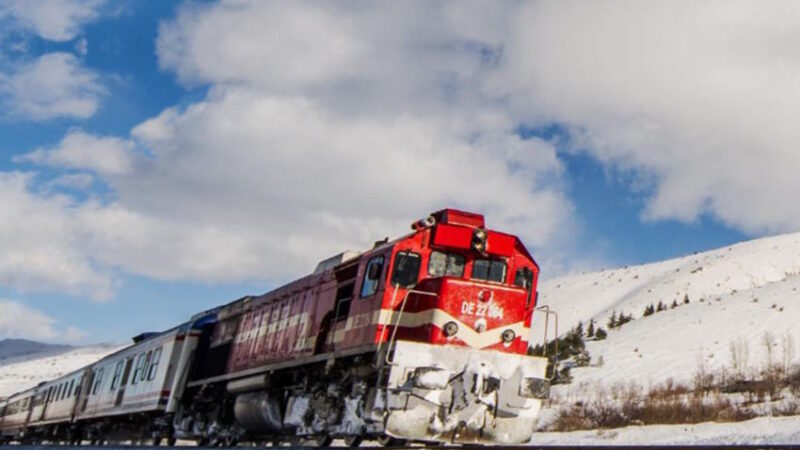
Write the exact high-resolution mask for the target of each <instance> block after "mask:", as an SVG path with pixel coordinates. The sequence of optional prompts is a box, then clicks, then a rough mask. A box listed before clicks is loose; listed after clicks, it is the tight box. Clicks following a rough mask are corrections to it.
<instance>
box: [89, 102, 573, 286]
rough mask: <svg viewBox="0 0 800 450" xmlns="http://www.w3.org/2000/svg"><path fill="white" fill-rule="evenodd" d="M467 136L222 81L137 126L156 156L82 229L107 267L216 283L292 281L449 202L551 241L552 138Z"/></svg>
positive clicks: (554, 195)
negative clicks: (345, 112)
mask: <svg viewBox="0 0 800 450" xmlns="http://www.w3.org/2000/svg"><path fill="white" fill-rule="evenodd" d="M264 124H269V126H265V125H264ZM469 131H470V130H468V129H465V128H463V125H462V124H459V123H457V122H456V123H453V122H451V121H449V120H447V119H445V118H437V119H434V118H431V117H427V118H424V119H422V118H414V117H398V118H392V119H365V118H352V117H338V116H334V115H331V114H329V112H328V111H326V110H325V109H323V108H321V107H320V106H319V105H318V104H317V103H316V102H313V101H311V100H309V99H304V98H273V97H270V96H265V95H263V94H259V93H258V92H254V91H251V90H248V89H243V88H235V89H226V90H224V92H218V93H216V94H214V95H212V98H210V99H209V100H207V101H204V102H200V103H197V104H194V105H192V106H190V107H189V108H188V109H187V110H186V111H183V112H177V111H176V110H167V111H165V112H164V113H163V114H161V115H160V116H159V117H157V118H154V119H152V120H150V121H148V122H145V123H144V124H142V125H141V126H139V127H137V128H136V129H135V130H134V132H133V135H134V137H135V138H136V139H137V140H139V141H140V142H141V143H143V144H145V145H147V146H148V148H149V149H150V150H151V151H152V152H153V154H154V158H153V159H152V160H150V161H149V163H147V164H141V165H138V166H136V170H134V171H132V172H130V173H126V174H124V175H122V176H117V177H114V178H113V181H112V182H111V185H112V186H113V188H114V189H115V193H116V196H117V200H116V201H115V202H114V203H113V204H110V205H107V204H100V203H89V204H86V205H84V206H83V207H82V208H81V210H80V218H81V219H82V223H81V228H82V229H85V230H88V231H87V234H88V235H89V236H90V239H89V247H88V248H89V249H90V252H91V254H92V255H93V256H94V257H95V258H96V259H97V260H98V261H100V262H102V263H103V264H105V265H108V266H113V267H120V268H123V269H125V270H127V271H130V272H133V273H137V274H142V275H146V276H148V277H152V278H158V279H187V278H188V279H200V280H204V281H211V282H213V281H232V280H240V279H260V280H275V281H278V280H282V279H285V278H287V277H292V276H297V275H299V274H303V273H306V272H308V271H309V270H311V269H312V268H313V266H314V264H315V263H316V261H317V260H318V259H322V258H324V257H327V256H329V255H331V254H334V253H337V252H339V251H342V250H343V249H346V248H356V249H358V248H362V247H363V246H365V245H368V244H369V243H370V242H372V241H373V240H375V239H380V238H381V237H383V236H385V235H387V234H391V235H392V236H398V235H401V234H403V233H405V232H407V230H408V228H407V227H408V224H409V223H410V222H411V221H412V220H413V219H415V218H418V217H421V216H422V215H424V214H427V213H428V212H430V211H434V210H436V209H439V208H441V207H444V206H453V205H454V206H462V207H465V208H472V209H477V210H480V211H482V212H485V213H486V214H487V215H488V220H489V222H490V223H491V224H493V225H494V226H495V227H498V228H506V229H508V228H510V229H512V230H515V231H518V232H520V233H521V234H522V235H523V236H524V237H525V238H526V240H527V241H528V243H529V244H532V245H549V243H550V241H552V240H553V239H556V235H557V233H558V232H559V230H561V229H562V228H563V227H564V226H565V225H566V224H567V223H568V218H569V214H570V210H569V206H568V202H566V200H565V199H564V198H563V196H562V194H561V193H560V192H559V191H558V190H557V189H553V188H548V187H541V188H539V189H534V187H535V186H536V185H537V184H538V183H540V182H541V183H542V184H544V182H543V179H544V178H545V177H547V176H549V175H551V174H552V173H553V172H557V171H558V170H559V165H558V162H557V161H556V158H555V154H554V153H555V151H554V149H553V147H552V146H551V145H549V144H548V143H545V142H543V141H540V140H527V141H522V140H520V139H518V138H517V137H516V136H514V135H512V134H497V135H485V136H482V137H480V138H479V139H476V140H474V141H472V142H470V141H469V140H468V139H467V138H466V136H468V135H469ZM512 166H513V167H512ZM540 211H547V215H542V216H541V217H540V216H538V215H537V214H538V213H539V212H540Z"/></svg>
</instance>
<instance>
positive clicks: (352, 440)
mask: <svg viewBox="0 0 800 450" xmlns="http://www.w3.org/2000/svg"><path fill="white" fill-rule="evenodd" d="M363 440H364V436H360V435H359V436H353V435H350V436H345V437H344V445H346V446H348V447H350V448H355V447H360V446H361V442H362V441H363Z"/></svg>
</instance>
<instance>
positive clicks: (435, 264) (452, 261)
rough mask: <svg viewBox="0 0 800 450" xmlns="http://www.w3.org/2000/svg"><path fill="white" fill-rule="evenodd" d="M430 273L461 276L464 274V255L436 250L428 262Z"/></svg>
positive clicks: (442, 275) (433, 274) (437, 275)
mask: <svg viewBox="0 0 800 450" xmlns="http://www.w3.org/2000/svg"><path fill="white" fill-rule="evenodd" d="M428 274H429V275H430V276H432V277H444V276H447V277H459V278H460V277H461V276H463V275H464V255H459V254H458V253H444V252H440V251H436V250H434V251H433V252H431V258H430V262H428Z"/></svg>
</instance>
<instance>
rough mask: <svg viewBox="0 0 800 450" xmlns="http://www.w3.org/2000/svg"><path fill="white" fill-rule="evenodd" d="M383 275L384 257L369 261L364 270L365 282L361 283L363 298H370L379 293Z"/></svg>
mask: <svg viewBox="0 0 800 450" xmlns="http://www.w3.org/2000/svg"><path fill="white" fill-rule="evenodd" d="M381 275H383V255H381V256H376V257H374V258H372V259H370V260H369V262H368V263H367V266H366V269H365V270H364V281H362V282H361V298H364V297H369V296H371V295H373V294H375V292H377V291H378V285H380V282H381Z"/></svg>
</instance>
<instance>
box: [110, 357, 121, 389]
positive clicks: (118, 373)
mask: <svg viewBox="0 0 800 450" xmlns="http://www.w3.org/2000/svg"><path fill="white" fill-rule="evenodd" d="M120 378H122V361H117V365H116V366H115V367H114V378H112V379H111V389H110V390H112V391H113V390H114V389H116V388H117V386H119V380H120Z"/></svg>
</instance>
